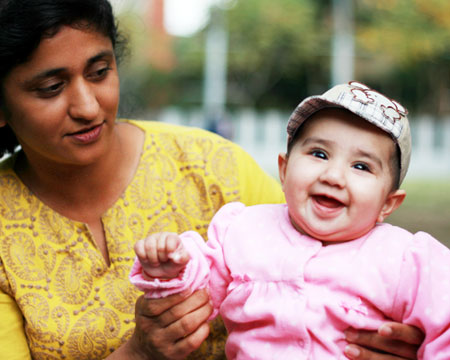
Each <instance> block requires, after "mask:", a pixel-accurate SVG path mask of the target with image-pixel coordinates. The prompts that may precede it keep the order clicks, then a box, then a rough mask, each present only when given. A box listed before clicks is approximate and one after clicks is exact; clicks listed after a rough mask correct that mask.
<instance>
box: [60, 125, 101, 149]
mask: <svg viewBox="0 0 450 360" xmlns="http://www.w3.org/2000/svg"><path fill="white" fill-rule="evenodd" d="M102 129H103V123H101V124H100V125H96V126H93V127H91V128H89V129H86V130H82V131H78V132H75V133H72V134H69V135H68V136H70V137H71V138H72V139H75V140H76V141H77V142H79V143H82V144H89V143H92V142H94V141H96V140H97V139H98V138H99V137H100V134H101V132H102Z"/></svg>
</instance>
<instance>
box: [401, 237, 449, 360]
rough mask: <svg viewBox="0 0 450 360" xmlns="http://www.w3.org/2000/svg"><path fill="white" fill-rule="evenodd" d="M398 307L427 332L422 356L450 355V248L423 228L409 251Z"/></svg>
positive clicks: (436, 358)
mask: <svg viewBox="0 0 450 360" xmlns="http://www.w3.org/2000/svg"><path fill="white" fill-rule="evenodd" d="M396 296H397V300H396V305H395V307H396V308H397V310H398V311H399V312H400V313H401V318H402V322H404V323H405V324H410V325H414V326H416V327H418V328H419V329H421V330H422V331H423V332H424V333H425V340H424V342H423V344H422V346H421V347H420V349H419V353H418V357H419V359H433V360H439V359H450V250H449V249H448V248H447V247H445V246H444V245H442V244H441V243H439V242H438V241H437V240H436V239H434V238H432V237H431V236H430V235H428V234H426V233H423V232H419V233H417V234H415V235H414V241H413V243H412V245H411V246H410V247H409V249H408V250H407V251H406V253H405V256H404V261H403V265H402V272H401V278H400V285H399V289H398V292H397V295H396Z"/></svg>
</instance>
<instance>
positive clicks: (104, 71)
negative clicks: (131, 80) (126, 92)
mask: <svg viewBox="0 0 450 360" xmlns="http://www.w3.org/2000/svg"><path fill="white" fill-rule="evenodd" d="M110 70H111V68H110V67H109V66H104V67H101V68H99V69H96V70H94V71H92V72H91V73H90V74H89V76H88V77H89V78H91V79H92V80H94V81H95V80H96V81H98V80H102V79H104V78H105V77H106V75H108V72H109V71H110Z"/></svg>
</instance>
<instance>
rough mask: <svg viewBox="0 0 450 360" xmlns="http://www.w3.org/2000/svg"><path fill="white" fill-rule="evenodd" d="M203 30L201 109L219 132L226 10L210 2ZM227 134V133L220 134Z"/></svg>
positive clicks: (222, 108) (223, 93) (222, 109)
mask: <svg viewBox="0 0 450 360" xmlns="http://www.w3.org/2000/svg"><path fill="white" fill-rule="evenodd" d="M210 13H211V20H210V23H209V25H208V28H207V30H206V44H205V52H206V55H205V64H204V85H203V112H204V116H205V117H206V121H207V123H208V128H209V130H212V131H215V132H219V133H221V131H220V126H221V123H222V122H223V120H224V116H225V104H226V91H227V53H228V33H227V29H226V18H225V11H224V10H223V9H221V8H220V7H219V6H216V5H213V6H212V7H211V9H210ZM221 135H224V136H227V135H228V134H221Z"/></svg>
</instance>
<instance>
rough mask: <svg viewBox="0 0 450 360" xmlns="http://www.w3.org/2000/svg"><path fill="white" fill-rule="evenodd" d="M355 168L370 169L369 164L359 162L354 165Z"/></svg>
mask: <svg viewBox="0 0 450 360" xmlns="http://www.w3.org/2000/svg"><path fill="white" fill-rule="evenodd" d="M353 168H355V169H357V170H362V171H370V168H369V166H368V165H367V164H364V163H357V164H355V165H353Z"/></svg>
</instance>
